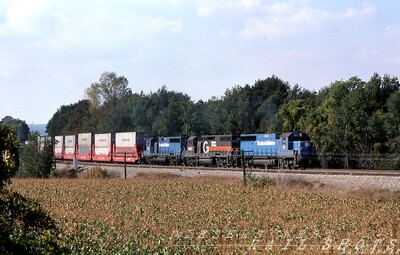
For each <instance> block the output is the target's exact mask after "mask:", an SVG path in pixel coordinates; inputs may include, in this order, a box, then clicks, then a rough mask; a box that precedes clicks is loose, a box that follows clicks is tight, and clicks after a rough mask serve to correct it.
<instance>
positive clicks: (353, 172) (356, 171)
mask: <svg viewBox="0 0 400 255" xmlns="http://www.w3.org/2000/svg"><path fill="white" fill-rule="evenodd" d="M56 164H66V165H68V164H70V165H72V161H65V160H57V161H56ZM99 165H100V166H101V167H104V168H107V167H114V168H115V167H118V168H123V167H124V164H120V163H99V162H86V161H79V166H99ZM126 168H127V169H171V170H173V169H175V170H176V169H179V170H181V171H184V170H191V171H226V172H243V169H242V168H240V167H233V168H227V167H205V166H201V167H189V166H171V165H139V164H127V165H126ZM245 170H246V172H252V173H280V174H285V173H286V174H299V175H310V174H313V175H350V176H377V177H378V176H393V177H400V171H394V170H360V169H305V170H300V169H291V170H289V169H265V168H264V169H262V168H246V169H245Z"/></svg>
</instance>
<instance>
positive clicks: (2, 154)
mask: <svg viewBox="0 0 400 255" xmlns="http://www.w3.org/2000/svg"><path fill="white" fill-rule="evenodd" d="M18 147H19V142H18V140H17V138H16V137H15V134H14V130H13V129H12V128H10V127H6V126H3V125H0V190H2V189H3V187H4V186H5V185H6V184H8V183H10V178H11V177H12V176H14V174H15V173H16V171H17V170H18V168H19V150H18Z"/></svg>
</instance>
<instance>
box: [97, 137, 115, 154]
mask: <svg viewBox="0 0 400 255" xmlns="http://www.w3.org/2000/svg"><path fill="white" fill-rule="evenodd" d="M110 149H111V133H107V134H95V135H94V152H95V154H96V155H108V154H109V153H110Z"/></svg>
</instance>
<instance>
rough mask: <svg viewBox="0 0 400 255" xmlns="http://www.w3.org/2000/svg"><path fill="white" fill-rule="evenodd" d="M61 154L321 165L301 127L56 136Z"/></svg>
mask: <svg viewBox="0 0 400 255" xmlns="http://www.w3.org/2000/svg"><path fill="white" fill-rule="evenodd" d="M54 140H55V145H54V156H55V158H56V159H62V160H72V159H74V158H76V159H77V160H80V161H93V162H127V163H137V164H159V165H185V166H214V167H240V166H243V164H245V165H246V166H248V167H261V168H288V169H291V168H303V169H304V168H309V167H317V166H318V160H317V154H316V150H315V147H314V146H313V144H312V142H311V140H310V137H309V136H308V135H307V134H305V133H301V132H288V133H270V134H228V135H198V136H170V137H161V136H160V137H150V136H149V134H147V133H145V132H121V133H104V134H92V133H80V134H77V135H65V136H62V135H60V136H55V137H54Z"/></svg>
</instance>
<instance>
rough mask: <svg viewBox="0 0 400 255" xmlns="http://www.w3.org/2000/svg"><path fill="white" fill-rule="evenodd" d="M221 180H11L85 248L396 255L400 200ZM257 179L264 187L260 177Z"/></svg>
mask: <svg viewBox="0 0 400 255" xmlns="http://www.w3.org/2000/svg"><path fill="white" fill-rule="evenodd" d="M254 184H257V183H255V182H254V180H253V181H249V183H248V185H247V186H244V185H243V184H242V183H241V182H240V180H236V179H222V178H197V179H196V178H175V177H174V176H146V175H144V176H143V175H140V177H138V178H133V179H128V180H123V179H73V180H71V179H48V180H44V179H40V180H32V179H28V180H17V179H15V180H13V188H14V189H15V190H16V191H19V192H21V193H22V194H23V195H25V196H27V197H31V198H34V199H36V200H37V201H38V202H39V203H40V204H41V206H42V207H43V208H45V209H46V210H47V211H48V212H49V213H50V215H51V216H52V217H53V218H54V219H55V220H56V221H57V223H58V225H59V227H60V228H61V230H62V231H63V237H62V238H63V239H64V240H65V241H66V243H67V244H68V246H69V247H70V249H71V250H72V251H73V253H79V254H137V253H140V254H147V253H151V254H154V253H158V254H174V253H179V254H247V253H248V254H263V253H268V252H269V253H273V254H296V253H297V254H344V253H345V254H350V253H351V254H354V253H364V254H383V253H386V254H388V253H389V254H390V253H393V252H397V245H398V242H397V239H398V237H399V233H398V231H399V230H398V229H399V226H398V224H399V219H400V204H399V203H400V199H399V196H398V194H396V193H391V192H383V191H380V192H373V191H366V190H364V191H359V192H355V193H354V192H351V193H348V192H336V191H335V190H333V189H327V188H325V187H322V188H320V187H318V185H309V184H296V183H294V184H290V185H289V184H288V185H287V186H282V185H281V186H276V185H273V184H268V183H267V182H265V183H264V184H266V185H254ZM258 184H259V183H258Z"/></svg>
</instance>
